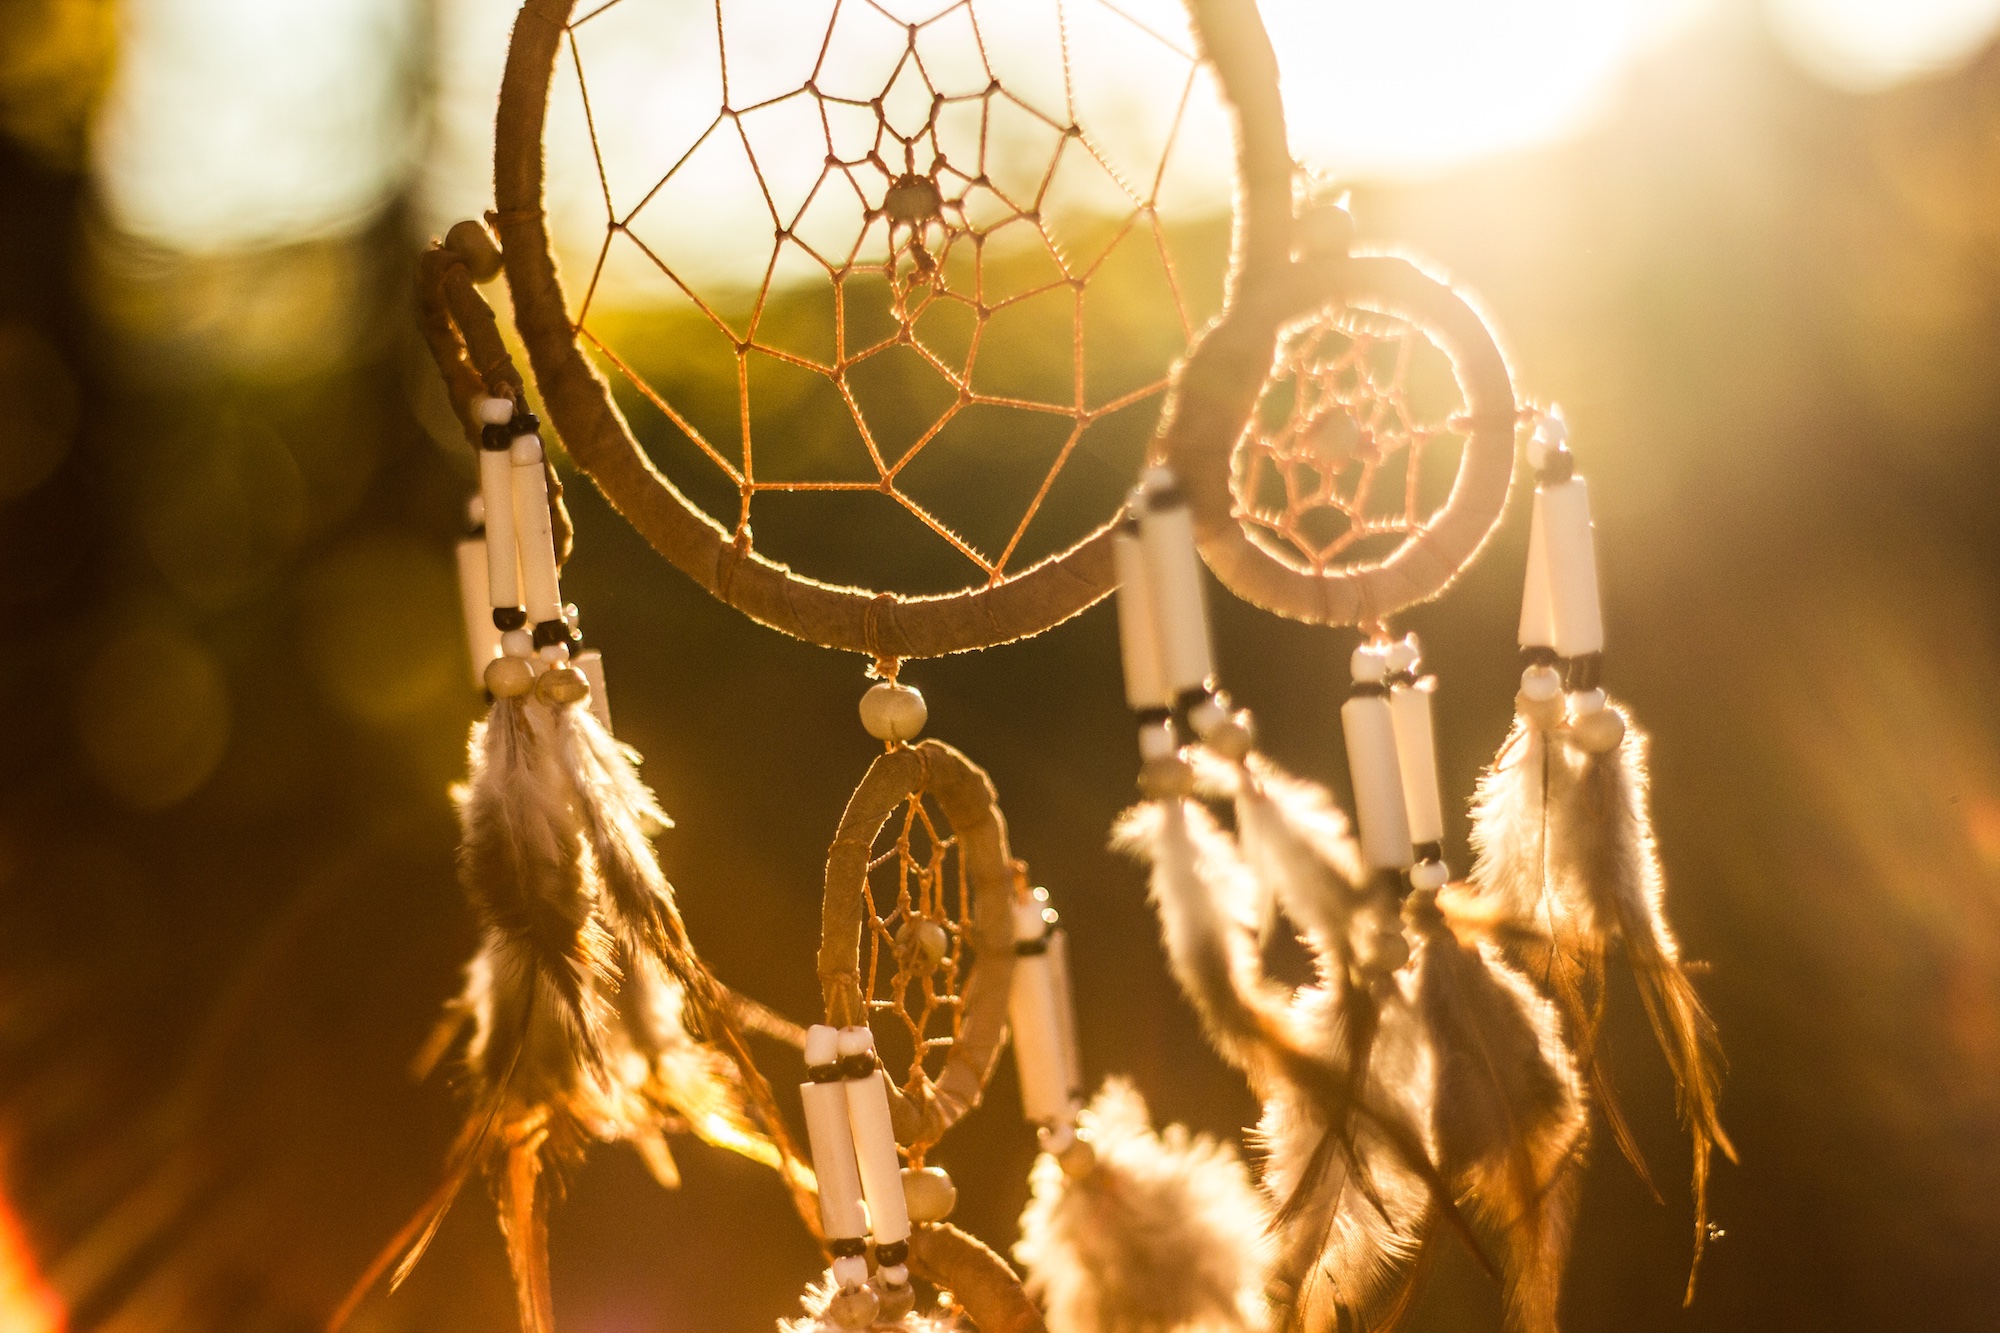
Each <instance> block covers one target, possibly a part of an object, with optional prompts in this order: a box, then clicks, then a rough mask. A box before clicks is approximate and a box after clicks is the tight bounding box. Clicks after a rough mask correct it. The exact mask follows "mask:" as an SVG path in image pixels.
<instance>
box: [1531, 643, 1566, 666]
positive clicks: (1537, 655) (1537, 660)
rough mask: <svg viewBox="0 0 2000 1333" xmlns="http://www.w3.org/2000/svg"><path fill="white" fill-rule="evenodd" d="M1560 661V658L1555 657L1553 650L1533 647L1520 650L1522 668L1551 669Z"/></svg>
mask: <svg viewBox="0 0 2000 1333" xmlns="http://www.w3.org/2000/svg"><path fill="white" fill-rule="evenodd" d="M1561 661H1562V658H1561V657H1559V656H1557V655H1556V650H1555V649H1553V648H1544V647H1534V648H1523V649H1522V650H1521V665H1522V666H1523V667H1552V666H1555V665H1557V664H1558V663H1560V662H1561Z"/></svg>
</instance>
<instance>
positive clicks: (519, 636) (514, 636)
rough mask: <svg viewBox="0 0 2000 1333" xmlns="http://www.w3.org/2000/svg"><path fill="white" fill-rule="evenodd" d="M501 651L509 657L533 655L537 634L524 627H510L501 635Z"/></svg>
mask: <svg viewBox="0 0 2000 1333" xmlns="http://www.w3.org/2000/svg"><path fill="white" fill-rule="evenodd" d="M500 651H501V652H503V653H505V654H507V656H509V657H533V656H534V655H535V636H534V635H532V634H530V633H528V631H526V630H524V629H510V630H508V631H507V632H506V633H505V634H502V635H501V636H500Z"/></svg>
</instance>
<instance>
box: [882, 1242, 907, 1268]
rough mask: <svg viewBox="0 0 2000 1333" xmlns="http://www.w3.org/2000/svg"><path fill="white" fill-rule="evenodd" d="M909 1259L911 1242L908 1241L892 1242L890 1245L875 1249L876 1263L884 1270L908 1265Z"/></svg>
mask: <svg viewBox="0 0 2000 1333" xmlns="http://www.w3.org/2000/svg"><path fill="white" fill-rule="evenodd" d="M909 1258H910V1242H908V1241H906V1240H899V1241H892V1242H891V1243H890V1244H887V1245H877V1246H876V1247H875V1262H876V1263H877V1264H879V1265H881V1266H882V1267H883V1268H894V1267H895V1266H896V1265H897V1264H901V1263H907V1262H908V1261H909Z"/></svg>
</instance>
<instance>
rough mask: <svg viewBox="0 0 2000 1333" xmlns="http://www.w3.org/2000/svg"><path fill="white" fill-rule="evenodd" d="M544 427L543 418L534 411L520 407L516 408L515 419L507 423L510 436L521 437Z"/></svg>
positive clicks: (513, 437)
mask: <svg viewBox="0 0 2000 1333" xmlns="http://www.w3.org/2000/svg"><path fill="white" fill-rule="evenodd" d="M541 428H542V422H541V418H539V417H537V416H536V415H535V414H534V413H533V412H529V411H525V410H523V409H520V408H516V409H515V410H514V419H513V420H512V421H510V422H508V423H507V434H508V436H509V438H512V439H519V438H520V437H521V436H523V435H533V434H535V433H536V432H538V431H540V430H541Z"/></svg>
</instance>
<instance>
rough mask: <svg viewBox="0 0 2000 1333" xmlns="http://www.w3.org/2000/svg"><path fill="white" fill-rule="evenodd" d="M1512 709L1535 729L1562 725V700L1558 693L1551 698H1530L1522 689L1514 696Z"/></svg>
mask: <svg viewBox="0 0 2000 1333" xmlns="http://www.w3.org/2000/svg"><path fill="white" fill-rule="evenodd" d="M1514 711H1515V712H1516V713H1518V714H1519V715H1520V717H1521V720H1522V721H1524V722H1526V723H1527V724H1528V725H1529V726H1531V727H1534V728H1535V729H1536V730H1537V731H1547V730H1548V729H1549V728H1550V727H1556V726H1561V725H1562V720H1563V701H1562V696H1561V695H1560V694H1558V695H1557V696H1556V697H1555V698H1553V699H1531V698H1529V697H1528V695H1527V693H1526V692H1525V691H1523V692H1522V693H1520V694H1517V695H1515V696H1514Z"/></svg>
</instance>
